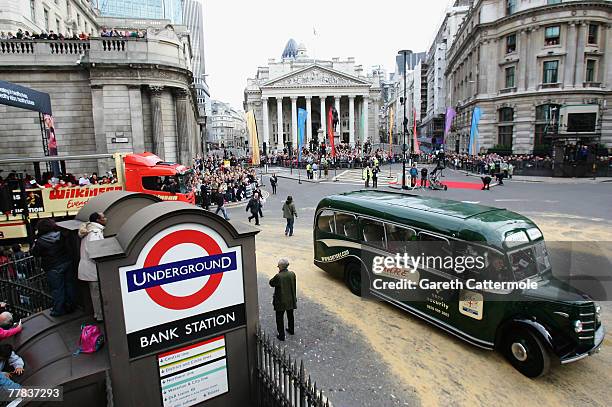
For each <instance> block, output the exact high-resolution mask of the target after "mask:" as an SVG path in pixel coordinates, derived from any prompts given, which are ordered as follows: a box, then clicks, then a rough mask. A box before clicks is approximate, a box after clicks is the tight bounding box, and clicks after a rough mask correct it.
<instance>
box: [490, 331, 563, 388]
mask: <svg viewBox="0 0 612 407" xmlns="http://www.w3.org/2000/svg"><path fill="white" fill-rule="evenodd" d="M495 347H496V349H497V350H499V351H500V352H501V353H502V355H504V357H505V358H506V359H507V360H508V361H509V362H510V364H511V365H512V366H513V367H514V368H515V369H516V370H518V371H519V372H521V373H522V374H523V375H525V376H527V377H529V378H536V377H540V376H543V375H545V374H546V373H547V372H548V370H549V369H550V365H551V353H552V341H551V338H550V334H549V332H548V330H547V329H546V328H545V327H544V326H543V325H541V324H539V323H538V322H536V321H532V320H527V319H521V320H511V321H509V322H507V323H506V324H504V325H503V326H502V327H500V329H499V330H498V334H497V337H496V340H495Z"/></svg>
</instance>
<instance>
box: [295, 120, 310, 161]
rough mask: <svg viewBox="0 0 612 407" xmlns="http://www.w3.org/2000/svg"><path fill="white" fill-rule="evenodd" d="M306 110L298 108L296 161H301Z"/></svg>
mask: <svg viewBox="0 0 612 407" xmlns="http://www.w3.org/2000/svg"><path fill="white" fill-rule="evenodd" d="M307 115H308V112H307V111H306V110H305V109H298V119H297V125H298V126H297V127H298V146H297V147H298V162H301V161H302V145H304V132H305V131H306V116H307Z"/></svg>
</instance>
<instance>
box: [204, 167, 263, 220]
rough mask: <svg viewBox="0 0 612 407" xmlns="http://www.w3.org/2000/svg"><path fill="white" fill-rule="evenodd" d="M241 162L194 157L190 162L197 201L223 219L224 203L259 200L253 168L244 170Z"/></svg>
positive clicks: (225, 214)
mask: <svg viewBox="0 0 612 407" xmlns="http://www.w3.org/2000/svg"><path fill="white" fill-rule="evenodd" d="M242 163H243V159H238V158H237V157H235V156H233V155H231V156H230V157H229V159H228V160H225V159H223V158H222V157H217V156H208V157H207V158H205V159H203V158H200V157H197V158H196V159H195V160H194V163H193V168H194V175H195V181H194V184H195V185H194V186H195V190H196V196H197V202H198V203H199V204H200V205H201V206H202V207H203V208H205V209H207V210H208V209H210V206H211V205H213V204H215V205H216V206H217V208H216V213H219V212H221V213H222V214H223V217H224V218H225V219H229V216H228V214H227V211H226V209H225V204H226V203H228V202H240V201H243V200H246V199H252V198H253V197H254V196H257V197H259V198H260V199H261V197H262V194H261V185H260V182H259V180H258V179H257V174H256V172H255V169H252V168H251V169H248V168H245V166H243V165H242ZM261 205H263V202H262V203H261ZM257 223H259V220H257Z"/></svg>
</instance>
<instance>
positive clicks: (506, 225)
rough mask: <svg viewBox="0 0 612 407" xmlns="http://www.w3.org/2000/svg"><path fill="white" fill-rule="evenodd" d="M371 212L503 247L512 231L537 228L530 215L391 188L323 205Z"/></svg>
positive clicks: (346, 195) (332, 198)
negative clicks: (396, 190) (400, 191)
mask: <svg viewBox="0 0 612 407" xmlns="http://www.w3.org/2000/svg"><path fill="white" fill-rule="evenodd" d="M322 207H330V208H334V209H338V210H346V211H349V212H354V213H359V214H363V215H366V216H367V215H369V216H373V217H376V218H381V219H385V220H388V221H393V222H396V223H400V224H404V225H407V226H413V227H417V228H420V229H425V230H430V231H433V232H437V233H440V234H443V235H446V236H452V237H457V238H460V239H464V240H468V241H483V242H487V243H488V244H490V245H493V246H496V247H498V248H502V243H503V241H504V239H505V236H506V234H507V233H508V232H510V231H515V230H521V229H522V230H526V229H531V228H534V227H535V228H537V226H536V225H535V224H534V223H533V222H532V221H531V220H530V219H528V218H526V217H524V216H522V215H520V214H518V213H515V212H511V211H508V210H506V209H500V208H495V207H492V206H485V205H477V204H471V203H466V202H460V201H453V200H450V199H441V198H434V197H430V196H421V195H412V194H404V193H398V192H390V191H377V190H361V191H353V192H347V193H343V194H338V195H332V196H329V197H326V198H324V199H323V200H322V201H321V202H320V203H319V208H322Z"/></svg>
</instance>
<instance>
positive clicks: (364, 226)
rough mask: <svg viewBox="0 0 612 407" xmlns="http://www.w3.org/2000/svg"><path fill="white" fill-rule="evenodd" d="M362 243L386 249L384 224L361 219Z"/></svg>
mask: <svg viewBox="0 0 612 407" xmlns="http://www.w3.org/2000/svg"><path fill="white" fill-rule="evenodd" d="M360 221H361V230H362V235H361V236H362V241H363V242H364V243H366V244H368V245H370V246H375V247H378V248H380V249H386V248H387V243H386V239H385V226H384V224H383V223H382V222H378V221H375V220H370V219H363V218H361V219H360Z"/></svg>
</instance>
